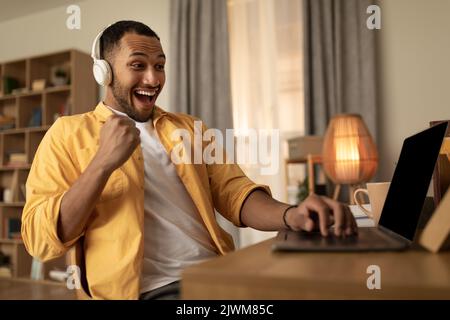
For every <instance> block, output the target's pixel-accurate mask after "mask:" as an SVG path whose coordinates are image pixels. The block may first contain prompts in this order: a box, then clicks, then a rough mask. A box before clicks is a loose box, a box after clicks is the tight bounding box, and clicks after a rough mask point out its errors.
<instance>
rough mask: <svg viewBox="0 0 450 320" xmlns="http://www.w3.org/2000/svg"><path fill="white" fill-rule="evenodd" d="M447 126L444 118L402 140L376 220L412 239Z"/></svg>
mask: <svg viewBox="0 0 450 320" xmlns="http://www.w3.org/2000/svg"><path fill="white" fill-rule="evenodd" d="M446 129H447V122H443V123H441V124H438V125H436V126H434V127H431V128H429V129H427V130H424V131H422V132H419V133H417V134H415V135H413V136H411V137H409V138H407V139H405V141H404V142H403V147H402V151H401V152H400V158H399V160H398V163H397V167H396V168H395V172H394V176H393V177H392V181H391V185H390V188H389V191H388V194H387V196H386V201H385V203H384V207H383V211H382V213H381V217H380V222H379V224H380V225H381V226H383V227H384V228H387V229H389V230H391V231H393V232H395V233H397V234H399V235H401V236H402V237H404V238H406V239H409V240H411V241H412V240H413V238H414V234H415V231H416V228H417V224H418V222H419V218H420V213H421V211H422V207H423V203H424V201H425V197H426V195H427V191H428V187H429V185H430V181H431V177H432V175H433V170H434V166H435V163H436V160H437V157H438V155H439V151H440V149H441V145H442V140H443V138H444V135H445V131H446Z"/></svg>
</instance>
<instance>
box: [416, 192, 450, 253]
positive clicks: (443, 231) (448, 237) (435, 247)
mask: <svg viewBox="0 0 450 320" xmlns="http://www.w3.org/2000/svg"><path fill="white" fill-rule="evenodd" d="M449 211H450V190H448V191H447V192H446V193H445V195H444V196H443V198H442V201H440V202H439V206H438V207H437V208H436V210H435V212H434V213H433V215H432V216H431V218H430V219H429V220H428V222H427V224H426V225H425V228H424V229H423V231H422V232H421V233H420V237H419V244H420V245H421V246H423V247H424V248H425V249H427V250H428V251H430V252H433V253H438V252H442V251H446V250H449V249H450V215H449V214H448V212H449Z"/></svg>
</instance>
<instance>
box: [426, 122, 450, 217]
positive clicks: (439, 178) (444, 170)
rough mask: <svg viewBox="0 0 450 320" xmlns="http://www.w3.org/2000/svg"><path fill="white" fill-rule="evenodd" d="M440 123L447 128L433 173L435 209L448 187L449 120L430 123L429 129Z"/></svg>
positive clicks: (449, 169) (449, 176)
mask: <svg viewBox="0 0 450 320" xmlns="http://www.w3.org/2000/svg"><path fill="white" fill-rule="evenodd" d="M442 122H447V123H448V127H447V131H446V132H445V137H444V140H443V142H442V147H441V150H440V152H439V156H438V159H437V161H436V166H435V167H434V172H433V197H434V206H435V208H437V207H438V205H439V203H440V201H441V199H442V197H443V195H444V194H445V192H446V191H447V190H448V188H449V187H450V120H439V121H431V122H430V127H432V126H435V125H438V124H440V123H442Z"/></svg>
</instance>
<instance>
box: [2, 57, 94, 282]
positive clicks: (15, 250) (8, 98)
mask: <svg viewBox="0 0 450 320" xmlns="http://www.w3.org/2000/svg"><path fill="white" fill-rule="evenodd" d="M96 104H97V84H96V83H95V80H94V78H93V76H92V61H91V57H90V56H89V55H88V54H86V53H83V52H81V51H78V50H75V49H69V50H65V51H59V52H54V53H49V54H44V55H39V56H34V57H28V58H23V59H18V60H15V61H7V62H3V63H0V277H12V278H18V279H24V280H32V278H31V268H32V261H33V259H32V257H31V256H30V255H29V254H28V253H27V251H26V250H25V246H24V243H23V241H22V239H21V237H20V219H21V216H22V210H23V207H24V205H25V200H26V199H25V188H24V187H25V183H26V180H27V177H28V174H29V170H30V168H31V163H32V162H33V159H34V155H35V153H36V150H37V148H38V146H39V143H40V142H41V140H42V138H43V137H44V135H45V133H46V131H47V130H48V129H49V128H50V126H51V125H52V124H53V123H54V122H55V120H56V119H57V118H58V117H60V116H64V115H71V114H78V113H84V112H87V111H90V110H91V109H92V108H93V107H94V106H95V105H96ZM65 265H66V261H65V257H61V258H58V259H55V260H52V261H49V262H46V263H44V264H43V265H41V267H42V274H43V278H42V279H41V280H39V281H47V280H51V279H50V278H49V271H51V270H54V269H60V270H65V268H66V267H65ZM36 281H37V280H36Z"/></svg>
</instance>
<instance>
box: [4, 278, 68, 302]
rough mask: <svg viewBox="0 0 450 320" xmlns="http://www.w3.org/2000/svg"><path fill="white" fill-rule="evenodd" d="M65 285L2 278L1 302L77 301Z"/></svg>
mask: <svg viewBox="0 0 450 320" xmlns="http://www.w3.org/2000/svg"><path fill="white" fill-rule="evenodd" d="M75 299H76V295H75V291H73V290H69V289H67V288H66V286H65V285H64V284H53V283H48V282H44V281H42V282H39V281H31V280H21V279H8V278H0V300H75Z"/></svg>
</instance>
